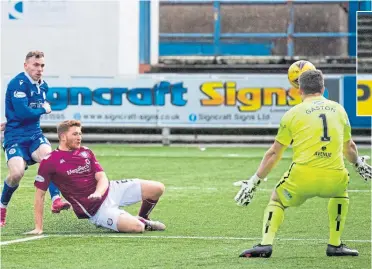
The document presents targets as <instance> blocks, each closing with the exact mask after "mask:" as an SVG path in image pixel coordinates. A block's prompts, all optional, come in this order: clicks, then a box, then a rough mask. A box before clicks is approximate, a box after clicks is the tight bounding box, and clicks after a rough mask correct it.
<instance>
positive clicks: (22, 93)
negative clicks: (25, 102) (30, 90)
mask: <svg viewBox="0 0 372 269" xmlns="http://www.w3.org/2000/svg"><path fill="white" fill-rule="evenodd" d="M14 97H15V98H25V97H26V93H25V92H18V91H15V92H14Z"/></svg>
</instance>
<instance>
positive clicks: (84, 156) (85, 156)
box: [79, 151, 89, 158]
mask: <svg viewBox="0 0 372 269" xmlns="http://www.w3.org/2000/svg"><path fill="white" fill-rule="evenodd" d="M79 155H80V156H81V157H83V158H88V157H89V154H88V152H86V151H82V152H80V154H79Z"/></svg>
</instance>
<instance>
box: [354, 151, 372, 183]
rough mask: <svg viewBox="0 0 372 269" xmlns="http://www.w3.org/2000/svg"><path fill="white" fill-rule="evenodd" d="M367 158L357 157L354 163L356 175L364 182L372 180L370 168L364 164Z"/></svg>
mask: <svg viewBox="0 0 372 269" xmlns="http://www.w3.org/2000/svg"><path fill="white" fill-rule="evenodd" d="M369 159H370V157H369V156H361V157H358V159H357V162H356V163H355V165H354V166H355V170H356V171H357V173H358V174H359V175H360V176H361V177H362V178H363V179H364V180H365V181H368V180H371V178H372V167H371V166H370V165H369V164H368V163H366V161H367V160H369Z"/></svg>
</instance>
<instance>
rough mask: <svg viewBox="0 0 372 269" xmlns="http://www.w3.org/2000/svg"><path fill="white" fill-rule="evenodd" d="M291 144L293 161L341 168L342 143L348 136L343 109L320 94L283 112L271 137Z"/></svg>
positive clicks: (313, 165) (349, 134)
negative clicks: (277, 127)
mask: <svg viewBox="0 0 372 269" xmlns="http://www.w3.org/2000/svg"><path fill="white" fill-rule="evenodd" d="M275 139H276V140H277V141H278V142H279V143H281V144H283V145H285V146H289V145H290V144H291V143H292V147H293V162H295V163H298V164H304V165H308V166H312V167H321V168H325V169H343V168H344V167H345V164H344V158H343V144H344V142H346V141H349V140H350V139H351V127H350V123H349V119H348V116H347V114H346V111H345V109H344V108H343V107H342V106H341V105H340V104H338V103H336V102H334V101H331V100H328V99H326V98H324V97H323V96H316V97H310V98H307V99H306V100H305V101H304V102H302V103H301V104H298V105H296V106H295V107H293V108H292V109H290V110H289V111H287V112H286V113H285V114H284V116H283V118H282V120H281V122H280V127H279V130H278V134H277V136H276V138H275Z"/></svg>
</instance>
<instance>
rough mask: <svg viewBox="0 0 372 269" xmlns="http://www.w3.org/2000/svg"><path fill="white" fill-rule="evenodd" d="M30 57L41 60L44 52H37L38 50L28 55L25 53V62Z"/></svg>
mask: <svg viewBox="0 0 372 269" xmlns="http://www.w3.org/2000/svg"><path fill="white" fill-rule="evenodd" d="M32 57H35V58H43V57H44V52H42V51H38V50H33V51H30V52H29V53H27V55H26V61H27V60H28V59H30V58H32Z"/></svg>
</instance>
